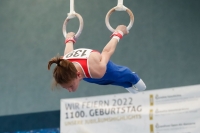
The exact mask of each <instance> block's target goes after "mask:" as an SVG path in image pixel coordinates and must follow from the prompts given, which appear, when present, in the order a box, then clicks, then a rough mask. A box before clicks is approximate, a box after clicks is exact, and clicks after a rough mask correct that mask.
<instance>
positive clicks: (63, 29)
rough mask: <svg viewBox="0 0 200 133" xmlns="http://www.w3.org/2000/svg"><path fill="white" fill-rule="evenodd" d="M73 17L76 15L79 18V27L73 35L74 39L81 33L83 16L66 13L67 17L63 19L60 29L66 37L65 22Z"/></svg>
mask: <svg viewBox="0 0 200 133" xmlns="http://www.w3.org/2000/svg"><path fill="white" fill-rule="evenodd" d="M74 17H77V18H78V19H79V29H78V31H77V33H76V34H75V37H74V39H75V40H76V39H77V38H78V37H79V36H80V34H81V32H82V30H83V18H82V17H81V15H80V14H78V13H73V14H70V15H68V17H67V18H66V19H65V21H64V23H63V28H62V31H63V35H64V37H65V38H66V36H67V29H66V28H67V23H68V21H69V20H70V19H72V18H74Z"/></svg>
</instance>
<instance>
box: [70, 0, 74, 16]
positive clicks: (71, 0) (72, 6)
mask: <svg viewBox="0 0 200 133" xmlns="http://www.w3.org/2000/svg"><path fill="white" fill-rule="evenodd" d="M70 13H74V0H70Z"/></svg>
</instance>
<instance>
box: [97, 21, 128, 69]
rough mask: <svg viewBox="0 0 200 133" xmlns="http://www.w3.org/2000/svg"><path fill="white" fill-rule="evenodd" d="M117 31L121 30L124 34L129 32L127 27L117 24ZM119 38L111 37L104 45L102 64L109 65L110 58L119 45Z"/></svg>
mask: <svg viewBox="0 0 200 133" xmlns="http://www.w3.org/2000/svg"><path fill="white" fill-rule="evenodd" d="M115 31H121V32H123V34H124V35H126V34H128V30H127V27H126V26H124V25H119V26H117V28H116V30H115ZM117 43H118V40H117V39H116V38H111V40H110V41H109V42H108V43H107V45H106V46H105V47H104V49H103V51H102V53H101V61H100V63H101V64H102V65H105V66H106V65H107V63H108V61H109V60H110V58H111V56H112V55H113V53H114V52H115V49H116V47H117Z"/></svg>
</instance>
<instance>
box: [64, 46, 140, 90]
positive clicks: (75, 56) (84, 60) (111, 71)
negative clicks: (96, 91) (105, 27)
mask: <svg viewBox="0 0 200 133" xmlns="http://www.w3.org/2000/svg"><path fill="white" fill-rule="evenodd" d="M92 54H93V55H92ZM91 55H92V56H91ZM98 56H99V57H98ZM93 58H97V62H96V63H95V61H94V59H93ZM63 59H67V60H69V61H70V62H72V63H75V64H78V65H79V66H80V67H81V69H82V71H83V73H84V75H85V78H83V80H85V81H87V82H90V83H95V84H99V85H110V84H112V85H117V86H122V87H124V88H127V87H131V86H132V85H133V84H135V83H137V82H138V80H139V77H138V76H137V74H135V73H133V72H132V71H131V70H130V69H129V68H127V67H125V66H119V65H116V64H114V63H113V62H112V61H109V62H108V63H107V65H106V70H105V72H104V75H103V77H101V78H97V77H95V73H96V72H97V73H98V71H99V70H98V66H99V64H98V60H100V59H101V54H100V52H98V51H96V50H92V49H86V48H80V49H75V50H73V51H71V52H70V53H68V54H66V55H64V56H63ZM90 60H92V62H90ZM95 60H96V59H95Z"/></svg>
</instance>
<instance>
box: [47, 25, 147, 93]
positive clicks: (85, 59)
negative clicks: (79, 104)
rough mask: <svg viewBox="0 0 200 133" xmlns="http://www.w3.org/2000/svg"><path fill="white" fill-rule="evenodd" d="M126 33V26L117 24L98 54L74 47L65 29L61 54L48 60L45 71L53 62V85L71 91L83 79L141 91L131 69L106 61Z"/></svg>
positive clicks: (132, 90)
mask: <svg viewBox="0 0 200 133" xmlns="http://www.w3.org/2000/svg"><path fill="white" fill-rule="evenodd" d="M128 33H129V32H128V30H127V27H126V26H124V25H119V26H117V28H116V29H115V32H114V33H113V34H112V35H111V39H110V41H109V42H108V43H107V44H106V46H105V47H104V49H103V51H102V52H101V53H100V52H98V51H96V50H92V49H87V48H79V49H74V48H73V45H74V43H75V42H76V41H75V39H74V35H75V34H74V33H73V32H69V33H68V34H67V36H66V41H65V43H66V46H65V50H64V56H60V57H54V58H52V59H51V60H50V61H49V63H48V69H49V70H50V67H51V65H52V64H53V63H55V64H57V66H56V67H55V68H54V71H53V77H54V79H55V83H56V85H60V86H62V87H63V88H65V89H67V90H68V91H69V92H75V91H76V90H77V89H78V86H79V83H80V81H81V80H84V81H87V82H89V83H95V84H99V85H117V86H121V87H123V88H125V89H127V90H128V91H129V92H130V93H137V92H139V91H144V90H145V89H146V85H145V83H144V82H143V80H142V79H141V78H140V77H139V76H138V75H137V74H136V73H135V72H132V71H131V70H130V69H129V68H128V67H125V66H119V65H116V64H114V63H113V62H112V61H110V57H111V56H112V55H113V53H114V52H115V49H116V46H117V44H118V42H119V40H120V39H122V37H123V36H124V35H127V34H128Z"/></svg>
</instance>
